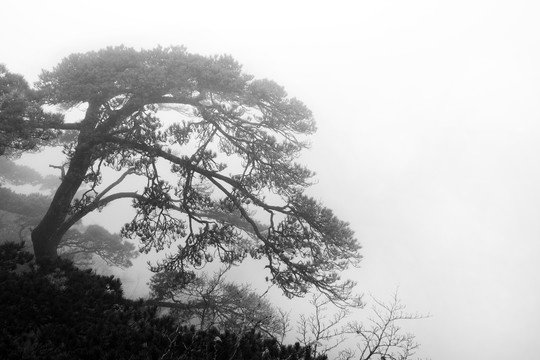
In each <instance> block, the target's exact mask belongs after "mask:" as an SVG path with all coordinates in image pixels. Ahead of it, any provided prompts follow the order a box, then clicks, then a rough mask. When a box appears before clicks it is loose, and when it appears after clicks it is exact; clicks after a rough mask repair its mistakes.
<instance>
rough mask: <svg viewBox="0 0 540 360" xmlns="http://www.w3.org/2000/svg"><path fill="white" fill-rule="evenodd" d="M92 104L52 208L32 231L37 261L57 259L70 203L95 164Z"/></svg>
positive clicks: (50, 207)
mask: <svg viewBox="0 0 540 360" xmlns="http://www.w3.org/2000/svg"><path fill="white" fill-rule="evenodd" d="M92 110H93V107H92V106H89V108H88V110H87V113H86V117H85V119H84V120H83V121H82V124H83V128H82V129H81V132H80V133H79V137H78V144H77V147H76V148H75V152H74V153H73V156H72V157H71V160H70V163H69V168H68V170H67V172H66V174H65V176H64V177H63V179H62V182H61V183H60V186H59V187H58V189H57V190H56V193H55V194H54V197H53V199H52V201H51V204H50V205H49V209H48V210H47V213H46V214H45V216H44V217H43V218H42V219H41V221H40V222H39V224H38V225H37V226H36V228H34V230H32V245H33V247H34V256H35V258H36V261H37V262H38V263H42V262H47V261H54V260H56V258H58V251H57V250H58V245H59V244H60V241H61V240H62V237H63V236H64V234H65V233H66V231H67V230H69V228H66V227H64V226H62V225H63V224H64V223H65V221H66V219H67V218H68V215H69V210H70V206H71V202H72V201H73V198H74V197H75V194H76V193H77V191H78V190H79V188H80V186H81V184H82V182H83V181H84V178H85V175H86V172H87V171H88V169H89V168H90V166H91V164H92V147H93V146H92V144H91V139H92V132H93V130H94V127H95V124H96V123H97V120H95V119H96V118H97V117H95V116H92V113H93V111H92Z"/></svg>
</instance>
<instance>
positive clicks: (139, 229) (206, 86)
mask: <svg viewBox="0 0 540 360" xmlns="http://www.w3.org/2000/svg"><path fill="white" fill-rule="evenodd" d="M2 74H3V75H1V76H0V91H1V93H0V96H2V99H3V100H2V103H1V104H2V105H1V106H2V112H1V113H0V146H1V147H2V149H4V150H5V151H7V150H9V151H11V152H13V151H16V150H20V149H23V150H25V149H29V148H36V147H39V145H41V144H42V143H43V141H53V140H54V139H58V136H60V134H61V133H62V132H63V136H64V137H63V141H64V153H65V155H66V157H67V160H66V167H67V169H66V171H65V175H64V176H63V178H62V181H61V184H60V185H59V187H58V189H57V191H56V193H55V195H54V197H53V200H52V202H51V204H50V207H49V210H48V211H47V213H46V215H45V216H44V217H43V219H42V220H41V222H40V224H39V225H38V226H37V227H36V228H35V229H34V231H33V233H32V241H33V246H34V250H35V253H36V256H37V260H38V261H44V260H46V259H49V258H54V257H55V256H56V249H57V247H58V245H59V244H60V240H61V238H62V237H63V236H64V235H65V234H66V233H67V231H68V230H69V229H70V228H71V227H72V226H73V225H74V224H75V223H76V222H77V221H79V220H80V219H81V218H83V217H84V216H85V215H87V214H88V213H90V212H91V211H94V210H99V209H102V208H103V207H104V206H106V205H107V204H109V203H111V202H112V201H115V200H118V199H126V198H128V199H131V200H132V202H133V208H134V209H135V216H134V218H133V220H132V221H131V222H129V223H128V224H126V225H125V226H124V227H123V229H122V235H123V236H125V237H128V238H138V239H140V242H141V250H142V251H150V250H151V249H155V250H161V249H163V248H164V247H167V246H170V245H171V244H173V243H174V244H176V245H177V246H178V251H177V252H176V253H175V254H173V255H171V256H169V257H168V258H167V259H166V260H165V261H164V262H163V263H160V264H158V266H157V270H181V271H186V272H189V271H191V270H193V269H194V268H200V267H202V266H204V265H205V264H206V263H207V262H209V261H212V260H214V259H219V260H220V261H221V262H223V263H225V264H236V263H239V262H241V261H242V260H244V259H245V258H246V257H247V256H251V257H253V258H255V259H265V263H266V265H265V266H266V268H267V269H268V270H269V272H270V275H271V276H270V279H271V281H272V282H274V283H275V284H277V285H278V286H279V287H280V288H281V289H282V290H283V291H284V293H285V294H286V295H288V296H296V295H303V294H305V293H306V292H307V291H308V288H309V287H310V286H315V287H316V288H317V289H318V290H319V291H321V292H323V293H325V294H327V295H329V296H331V297H333V298H334V299H337V300H345V299H347V297H348V292H349V290H350V288H351V287H352V285H353V284H352V283H351V282H350V281H341V280H340V276H339V273H340V272H341V271H343V270H344V269H346V268H347V267H348V266H349V265H351V264H352V265H356V264H357V263H358V261H359V260H360V255H359V249H360V246H359V244H358V243H357V241H356V239H355V237H354V234H353V231H352V230H351V229H350V228H349V226H348V224H347V223H345V222H343V221H341V220H339V219H338V218H336V217H335V216H334V214H333V213H332V211H331V210H330V209H328V208H326V207H324V206H323V205H322V204H320V203H319V202H317V201H315V200H314V199H312V198H310V197H309V196H307V195H306V194H305V190H306V188H307V187H309V185H311V183H312V176H313V173H312V172H311V171H310V170H308V169H307V168H305V167H304V166H302V165H300V164H298V163H297V162H296V159H297V158H298V156H299V154H300V152H301V151H302V150H303V149H305V148H307V147H308V142H307V138H306V137H307V136H309V135H310V134H312V133H313V132H314V131H315V129H316V127H315V122H314V120H313V117H312V114H311V112H310V111H309V109H308V108H307V107H306V106H305V105H304V104H303V103H301V102H300V101H299V100H297V99H295V98H290V97H288V96H287V93H286V92H285V90H284V89H283V88H282V87H281V86H279V85H277V84H276V83H274V82H272V81H270V80H257V79H254V78H253V77H252V76H250V75H247V74H245V73H243V71H242V68H241V66H240V65H239V64H238V63H237V62H236V61H235V60H234V59H233V58H231V57H230V56H201V55H196V54H191V53H188V52H187V51H186V50H185V49H184V48H182V47H170V48H161V47H158V48H156V49H153V50H141V51H137V50H134V49H131V48H126V47H122V46H121V47H114V48H107V49H104V50H100V51H97V52H89V53H84V54H73V55H70V56H68V57H67V58H65V59H64V60H62V61H61V62H60V64H59V65H58V66H57V67H55V68H54V69H53V70H51V71H44V72H43V73H42V74H41V77H40V80H39V82H38V83H37V84H36V88H35V89H31V88H30V87H29V86H28V85H27V84H26V83H25V82H24V80H23V79H22V78H20V77H17V76H16V75H13V74H10V73H9V72H7V70H6V69H5V68H2ZM10 79H16V80H17V84H15V85H14V81H15V80H10ZM6 89H7V90H6ZM17 96H18V97H17ZM12 98H13V99H16V100H17V101H19V103H20V109H19V110H17V109H15V110H17V111H15V110H13V111H12V105H11V104H13V101H11V100H10V99H12ZM36 104H37V105H40V106H42V105H48V106H56V108H57V109H70V108H73V107H78V108H79V109H82V110H84V115H83V116H82V117H81V118H80V119H78V120H75V121H70V122H67V121H64V120H63V117H62V115H59V114H49V113H46V112H44V111H43V110H42V107H40V106H37V105H36ZM6 109H7V110H6ZM8 110H9V111H8ZM58 111H60V110H58ZM13 129H19V130H17V131H14V130H13ZM66 135H71V137H69V136H66ZM21 139H22V140H21ZM106 168H110V169H113V170H114V171H117V172H118V175H117V179H116V180H115V181H112V182H108V183H106V182H105V180H104V179H105V177H104V169H106ZM131 178H134V179H135V178H138V179H142V182H143V185H142V187H141V188H139V189H129V190H125V187H126V186H127V185H125V184H126V183H127V181H126V179H131ZM140 181H141V180H140ZM121 184H122V185H121ZM81 188H84V189H85V191H84V192H83V193H82V195H80V196H78V195H76V194H77V193H78V191H79V190H80V189H81ZM231 219H235V220H234V221H233V220H231ZM261 224H264V225H261Z"/></svg>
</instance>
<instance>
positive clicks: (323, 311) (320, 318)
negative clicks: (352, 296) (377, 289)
mask: <svg viewBox="0 0 540 360" xmlns="http://www.w3.org/2000/svg"><path fill="white" fill-rule="evenodd" d="M309 302H310V304H311V305H312V306H313V313H311V315H309V316H306V315H305V314H301V315H300V319H299V320H298V321H297V331H298V334H299V336H298V337H297V339H296V340H297V341H298V342H300V344H302V345H303V346H310V347H311V350H312V352H313V353H312V355H313V357H316V356H317V354H319V353H327V352H328V351H330V350H333V349H335V348H337V347H338V346H339V345H340V344H342V343H343V342H344V341H345V340H346V335H347V334H348V331H347V327H346V326H344V324H343V321H344V320H345V319H346V317H347V316H348V315H349V314H350V312H351V308H352V307H353V306H351V307H338V308H337V312H334V314H332V315H331V316H330V315H328V306H332V305H333V304H332V302H331V300H329V299H328V298H326V297H324V296H323V295H322V294H316V295H315V294H314V295H313V296H312V298H311V300H310V301H309ZM362 306H363V304H362V303H361V301H360V300H358V301H357V302H356V305H355V306H354V307H362Z"/></svg>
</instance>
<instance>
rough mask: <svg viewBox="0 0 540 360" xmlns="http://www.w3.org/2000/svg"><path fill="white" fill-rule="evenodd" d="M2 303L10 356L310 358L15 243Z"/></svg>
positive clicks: (0, 338) (1, 323)
mask: <svg viewBox="0 0 540 360" xmlns="http://www.w3.org/2000/svg"><path fill="white" fill-rule="evenodd" d="M0 304H1V306H0V353H1V354H3V357H2V358H3V359H246V360H247V359H265V360H266V359H290V360H294V359H311V355H310V349H309V348H304V347H301V346H299V345H298V344H295V346H282V345H279V344H278V342H277V341H276V340H275V339H268V338H264V337H263V336H262V335H260V334H258V333H255V332H249V333H246V334H234V333H231V332H221V333H220V332H219V331H217V330H215V329H210V330H208V331H200V330H197V331H196V330H195V329H194V328H193V327H188V326H182V325H180V324H176V323H175V321H174V319H172V318H170V317H164V316H158V315H157V311H156V308H155V307H150V306H147V305H146V304H145V303H144V301H142V300H139V301H133V300H129V299H126V298H124V296H123V293H122V289H121V283H120V281H119V280H118V279H114V278H113V277H107V276H99V275H96V274H93V273H92V272H91V271H90V270H85V271H83V270H79V269H77V268H76V267H74V266H73V265H72V264H71V263H70V262H68V261H65V260H59V261H58V262H55V263H53V264H49V265H46V266H43V265H42V266H39V267H38V266H36V265H35V264H34V262H33V259H32V255H31V254H29V253H25V252H23V251H22V245H16V244H12V243H11V244H4V245H1V246H0ZM317 359H319V360H322V359H326V356H319V357H318V358H317Z"/></svg>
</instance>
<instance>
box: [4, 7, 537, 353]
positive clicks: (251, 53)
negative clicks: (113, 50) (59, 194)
mask: <svg viewBox="0 0 540 360" xmlns="http://www.w3.org/2000/svg"><path fill="white" fill-rule="evenodd" d="M2 13H3V19H2V22H0V33H2V34H3V35H2V46H1V47H0V62H1V63H4V64H5V65H6V66H7V67H8V69H9V70H10V71H12V72H16V73H21V74H23V75H24V76H25V77H26V79H27V80H29V81H31V82H32V81H35V80H37V78H38V75H39V73H40V71H41V69H51V68H52V67H54V66H55V65H56V64H57V63H58V62H59V61H60V60H61V59H62V58H63V57H65V56H67V55H69V54H70V53H73V52H85V51H89V50H97V49H100V48H103V47H106V46H109V45H119V44H125V45H127V46H133V47H136V48H153V47H155V46H157V45H158V44H161V45H163V46H168V45H185V46H186V47H187V48H188V51H190V52H195V53H201V54H204V55H208V54H221V53H227V54H231V55H232V56H233V57H234V58H235V59H237V60H238V61H239V62H240V63H241V64H243V65H244V69H245V71H246V72H248V73H252V74H254V75H255V76H256V77H257V78H269V79H272V80H275V81H276V82H278V83H279V84H281V85H283V86H284V87H285V88H286V90H287V91H288V93H289V94H290V95H291V96H294V97H297V98H298V99H300V100H302V101H303V102H305V104H306V105H307V106H308V107H309V108H310V109H311V110H312V111H313V113H314V115H315V118H316V120H317V125H318V131H317V134H316V135H315V136H313V137H312V139H311V144H312V146H311V149H310V150H309V151H306V152H305V154H304V155H303V157H302V159H301V161H302V162H303V163H305V164H306V165H308V167H309V168H311V169H312V170H314V171H316V172H317V176H316V178H317V180H318V182H317V184H316V185H315V186H313V187H312V188H311V189H310V194H311V195H312V196H314V197H315V198H317V199H319V200H321V201H322V202H323V203H324V204H325V205H327V206H328V207H330V208H332V209H334V211H335V213H336V214H337V215H338V216H339V217H340V218H341V219H343V220H345V221H348V222H349V223H350V224H351V227H352V228H353V229H354V230H355V232H356V235H357V237H358V239H359V241H360V243H361V244H362V246H363V249H362V254H363V256H364V259H363V262H362V266H361V268H359V269H353V270H351V271H350V272H348V273H347V275H348V276H350V277H352V278H354V279H355V280H356V281H358V290H359V291H360V292H363V293H365V294H373V295H375V296H377V297H381V298H385V297H388V296H389V295H391V294H392V293H393V292H394V291H395V290H396V288H399V294H400V297H401V298H402V300H403V303H405V304H406V305H407V306H408V309H410V310H412V311H419V312H421V313H430V314H431V315H432V317H431V318H429V319H424V320H419V321H414V322H411V323H409V324H407V330H409V331H410V332H412V333H414V334H416V336H417V340H418V341H419V342H420V343H421V344H422V347H421V348H420V350H419V351H418V352H417V356H418V357H419V358H426V357H429V358H433V359H438V360H450V359H458V358H459V359H494V360H497V359H507V358H534V356H535V355H534V354H535V353H536V352H537V351H536V347H537V346H536V343H535V340H536V338H537V331H535V327H534V326H536V325H537V323H538V321H539V320H540V310H539V306H538V304H540V283H539V281H538V274H539V273H540V262H539V261H538V260H537V257H538V255H539V254H540V241H539V237H540V221H539V219H540V188H539V185H538V184H540V161H539V160H540V159H539V157H540V156H539V155H540V142H539V141H538V140H539V138H540V122H539V120H540V102H539V101H538V100H539V99H540V67H539V65H538V64H540V45H539V44H540V41H539V40H540V23H539V22H538V18H539V16H540V5H539V4H538V3H537V2H535V1H519V0H518V1H487V0H486V1H479V0H473V1H451V2H434V1H407V2H403V1H377V2H366V1H360V2H353V1H333V2H308V1H295V2H286V1H274V2H265V3H259V2H248V1H228V2H223V1H205V2H200V3H196V2H178V1H174V2H173V1H170V2H167V1H154V2H150V3H149V2H137V1H130V2H124V1H117V2H114V3H113V2H104V1H94V2H92V3H91V4H90V3H89V4H85V5H78V3H74V2H67V1H65V2H64V1H54V0H53V1H47V2H38V1H35V2H33V1H17V2H13V1H8V2H7V3H6V4H3V9H2ZM49 159H50V158H49ZM26 161H29V162H30V163H31V164H33V166H36V167H38V163H41V167H40V168H39V169H40V171H43V172H50V173H54V170H52V169H49V168H48V164H46V163H44V162H42V161H41V162H39V161H36V160H30V158H27V159H26ZM52 161H53V160H52V159H51V162H52ZM59 161H60V160H59ZM122 206H125V203H124V204H115V205H114V207H111V208H107V209H105V210H104V211H103V212H102V213H101V214H93V215H91V216H89V217H88V219H85V223H87V224H89V223H92V222H96V223H100V224H103V225H104V226H106V227H107V228H108V229H109V230H110V231H118V230H119V229H120V227H121V225H122V224H123V223H124V222H125V221H127V220H130V218H129V213H128V212H127V211H126V210H122ZM145 263H146V259H144V258H142V257H141V258H140V259H138V260H137V268H135V269H129V270H128V271H127V273H126V274H123V275H122V277H123V279H125V284H126V288H127V293H128V295H134V296H138V295H140V294H143V293H144V290H145V286H146V285H145V283H146V281H147V276H148V275H147V273H146V271H145V270H144V265H145ZM248 266H249V267H251V266H253V267H254V268H255V267H256V265H252V264H250V265H248ZM248 273H249V276H250V277H247V275H246V274H248ZM236 276H238V280H239V281H255V280H254V279H252V278H251V277H253V278H256V277H257V273H256V272H248V271H245V270H242V271H238V272H237V275H236ZM273 296H275V298H276V301H277V302H279V304H280V305H282V306H284V307H286V308H287V307H289V308H291V309H294V310H295V311H296V309H297V308H296V307H295V306H294V305H290V304H289V303H287V302H285V301H284V299H283V298H282V297H280V295H279V294H277V293H274V294H273Z"/></svg>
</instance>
